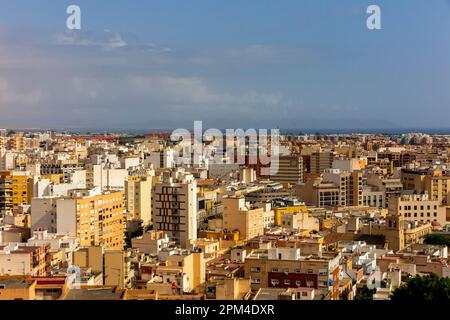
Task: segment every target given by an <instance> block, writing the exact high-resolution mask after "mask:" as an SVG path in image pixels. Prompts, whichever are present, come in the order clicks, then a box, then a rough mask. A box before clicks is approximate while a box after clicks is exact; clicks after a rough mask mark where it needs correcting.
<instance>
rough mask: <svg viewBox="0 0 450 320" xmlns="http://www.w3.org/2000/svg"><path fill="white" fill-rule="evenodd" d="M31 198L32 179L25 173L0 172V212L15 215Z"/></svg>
mask: <svg viewBox="0 0 450 320" xmlns="http://www.w3.org/2000/svg"><path fill="white" fill-rule="evenodd" d="M32 196H33V178H32V177H31V176H30V175H29V173H28V172H27V171H0V211H4V212H13V213H16V212H17V211H18V209H19V206H21V205H23V204H30V203H31V197H32Z"/></svg>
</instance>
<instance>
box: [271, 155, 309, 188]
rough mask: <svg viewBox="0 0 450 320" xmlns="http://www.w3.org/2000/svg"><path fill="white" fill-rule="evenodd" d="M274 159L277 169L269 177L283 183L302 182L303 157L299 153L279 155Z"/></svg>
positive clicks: (293, 183)
mask: <svg viewBox="0 0 450 320" xmlns="http://www.w3.org/2000/svg"><path fill="white" fill-rule="evenodd" d="M274 161H276V164H275V165H277V166H278V171H277V172H276V173H275V174H273V175H271V176H270V179H271V180H273V181H276V182H280V183H283V184H284V185H296V184H299V183H302V182H303V158H302V156H300V155H289V156H279V157H278V159H277V160H274Z"/></svg>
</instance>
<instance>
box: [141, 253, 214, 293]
mask: <svg viewBox="0 0 450 320" xmlns="http://www.w3.org/2000/svg"><path fill="white" fill-rule="evenodd" d="M205 268H206V263H205V259H204V256H203V252H189V251H187V250H180V251H179V252H178V253H176V254H173V255H170V256H168V257H167V259H166V261H165V263H164V264H161V265H158V266H157V267H156V268H155V274H154V277H153V278H152V280H150V281H149V282H148V283H147V290H155V291H157V292H158V293H159V294H160V295H172V294H182V293H194V292H195V293H200V292H203V291H204V284H205V279H206V272H205Z"/></svg>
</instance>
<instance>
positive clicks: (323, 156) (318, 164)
mask: <svg viewBox="0 0 450 320" xmlns="http://www.w3.org/2000/svg"><path fill="white" fill-rule="evenodd" d="M333 159H334V156H333V153H332V152H329V151H320V152H314V153H312V154H311V157H310V173H312V174H321V173H323V172H324V171H325V170H326V169H330V168H331V167H332V166H333Z"/></svg>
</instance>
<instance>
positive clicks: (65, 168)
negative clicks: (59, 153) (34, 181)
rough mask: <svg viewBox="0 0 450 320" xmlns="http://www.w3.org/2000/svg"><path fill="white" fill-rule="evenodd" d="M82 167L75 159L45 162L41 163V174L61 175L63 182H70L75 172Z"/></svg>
mask: <svg viewBox="0 0 450 320" xmlns="http://www.w3.org/2000/svg"><path fill="white" fill-rule="evenodd" d="M83 169H84V168H83V165H82V164H81V163H79V162H78V160H76V159H64V160H55V161H52V160H47V161H44V162H42V163H41V174H42V175H48V174H62V175H63V182H66V183H68V182H70V180H71V176H72V174H73V173H74V172H75V171H79V170H83Z"/></svg>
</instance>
